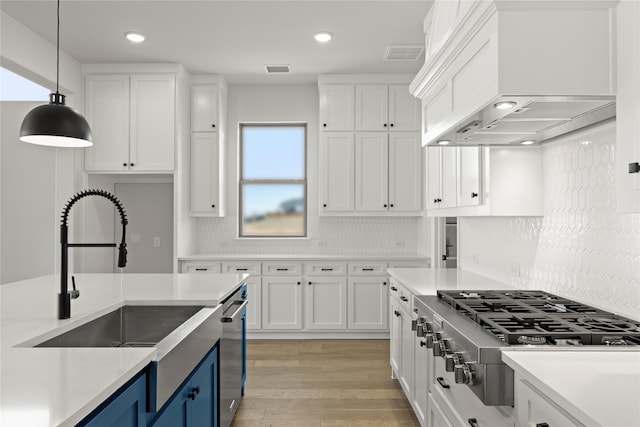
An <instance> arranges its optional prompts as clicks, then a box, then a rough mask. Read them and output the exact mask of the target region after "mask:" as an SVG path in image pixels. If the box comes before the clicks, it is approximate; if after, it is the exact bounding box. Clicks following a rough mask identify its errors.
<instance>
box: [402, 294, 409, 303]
mask: <svg viewBox="0 0 640 427" xmlns="http://www.w3.org/2000/svg"><path fill="white" fill-rule="evenodd" d="M400 299H401V300H402V301H404V302H407V301H409V298H407V297H405V296H404V295H403V296H401V297H400Z"/></svg>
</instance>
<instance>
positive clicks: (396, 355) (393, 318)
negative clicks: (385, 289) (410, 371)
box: [389, 298, 402, 379]
mask: <svg viewBox="0 0 640 427" xmlns="http://www.w3.org/2000/svg"><path fill="white" fill-rule="evenodd" d="M400 313H401V312H400V304H399V303H398V300H397V299H395V298H389V319H390V320H389V324H390V328H389V329H390V334H389V335H390V339H389V347H390V351H389V359H390V363H391V375H392V377H393V378H396V379H398V377H399V375H400V369H401V366H402V339H401V337H402V318H401V317H400Z"/></svg>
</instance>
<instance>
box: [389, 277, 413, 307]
mask: <svg viewBox="0 0 640 427" xmlns="http://www.w3.org/2000/svg"><path fill="white" fill-rule="evenodd" d="M390 284H391V286H389V297H390V298H394V299H395V300H396V301H397V302H398V304H400V305H401V306H403V307H404V308H405V309H406V310H407V311H408V312H409V313H413V311H411V310H412V308H413V294H412V293H411V292H409V291H408V290H407V288H405V287H404V286H402V285H401V284H400V283H399V282H398V281H397V280H395V279H391V280H390Z"/></svg>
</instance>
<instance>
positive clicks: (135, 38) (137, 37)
mask: <svg viewBox="0 0 640 427" xmlns="http://www.w3.org/2000/svg"><path fill="white" fill-rule="evenodd" d="M124 36H125V37H126V38H127V40H129V41H131V42H134V43H142V42H143V41H144V36H143V35H142V34H140V33H135V32H133V31H127V32H126V33H124Z"/></svg>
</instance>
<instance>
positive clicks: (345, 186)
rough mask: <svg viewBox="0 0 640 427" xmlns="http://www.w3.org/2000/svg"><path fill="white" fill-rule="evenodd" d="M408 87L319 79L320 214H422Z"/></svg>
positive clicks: (376, 80) (416, 119)
mask: <svg viewBox="0 0 640 427" xmlns="http://www.w3.org/2000/svg"><path fill="white" fill-rule="evenodd" d="M405 80H406V81H405ZM409 80H410V77H409V76H408V77H407V78H406V79H403V77H402V76H368V77H358V76H339V75H334V76H321V77H320V78H319V79H318V81H319V91H320V171H321V179H320V203H319V206H320V214H321V215H363V216H365V215H420V214H421V211H422V197H421V194H422V163H421V145H420V138H419V136H420V135H419V131H420V108H419V102H418V100H417V99H416V98H414V97H413V96H412V95H411V94H410V93H409V86H408V81H409Z"/></svg>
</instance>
